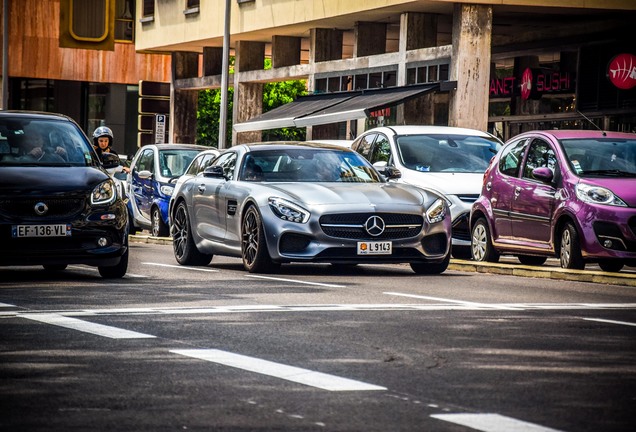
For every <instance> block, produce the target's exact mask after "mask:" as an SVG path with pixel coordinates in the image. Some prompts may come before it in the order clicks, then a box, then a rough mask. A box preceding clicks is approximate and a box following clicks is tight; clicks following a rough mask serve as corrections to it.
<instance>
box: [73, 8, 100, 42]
mask: <svg viewBox="0 0 636 432" xmlns="http://www.w3.org/2000/svg"><path fill="white" fill-rule="evenodd" d="M69 15H70V17H69V18H70V20H69V33H70V34H71V37H72V38H73V39H75V40H79V41H86V42H101V41H103V40H105V39H106V37H108V19H109V17H108V1H107V0H70V4H69Z"/></svg>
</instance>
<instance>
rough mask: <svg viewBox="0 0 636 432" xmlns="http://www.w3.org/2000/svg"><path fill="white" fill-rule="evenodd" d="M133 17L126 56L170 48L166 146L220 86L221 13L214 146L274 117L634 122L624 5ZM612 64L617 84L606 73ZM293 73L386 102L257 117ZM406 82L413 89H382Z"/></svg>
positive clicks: (508, 132) (344, 132)
mask: <svg viewBox="0 0 636 432" xmlns="http://www.w3.org/2000/svg"><path fill="white" fill-rule="evenodd" d="M226 3H227V4H229V9H226ZM136 16H137V17H138V19H137V20H136V23H135V26H136V35H137V37H136V48H137V50H138V51H139V52H157V53H170V54H171V56H172V63H173V68H172V77H171V94H172V103H171V123H170V128H171V132H170V133H171V136H172V138H173V139H174V140H175V141H188V142H192V141H194V139H195V137H196V109H195V107H196V100H197V91H198V90H201V89H210V88H220V87H221V84H222V78H223V70H222V69H223V68H222V64H223V44H224V31H225V20H226V19H228V18H229V23H230V28H229V33H230V40H229V49H230V53H231V55H234V56H235V64H234V69H233V73H232V74H231V75H230V76H229V83H230V85H231V86H233V88H234V112H233V114H232V120H233V123H234V133H233V139H232V143H225V144H226V146H229V145H231V144H236V143H242V142H250V141H259V140H260V139H261V130H263V129H265V128H269V127H274V126H276V125H280V124H286V125H299V124H302V125H304V127H307V136H308V137H309V138H351V137H353V136H355V135H357V134H358V133H360V132H362V131H363V130H364V129H366V128H369V127H372V126H374V125H377V124H403V123H409V124H448V125H451V126H463V127H471V128H476V129H481V130H490V131H492V132H494V133H497V134H499V135H500V136H501V137H502V138H509V137H510V136H514V135H515V134H517V133H519V132H521V131H523V130H527V129H534V128H552V127H574V128H583V127H585V128H588V127H596V126H598V127H601V128H604V129H610V130H628V131H631V130H633V129H634V128H636V87H635V86H634V85H632V81H633V80H636V69H634V71H633V72H634V74H635V75H634V78H630V77H631V76H632V70H631V69H629V67H628V66H626V64H627V63H625V62H629V61H631V60H632V59H636V46H635V43H634V40H636V39H635V38H633V36H632V31H631V23H632V22H633V21H634V18H635V17H636V2H634V1H632V0H535V1H528V0H498V1H487V0H479V1H470V0H467V1H464V2H452V1H447V0H419V1H413V0H411V1H406V0H365V1H342V0H322V1H313V0H231V1H227V2H223V1H199V0H174V1H144V2H138V3H137V11H136ZM266 57H269V58H270V59H271V62H272V65H273V67H272V68H271V69H268V70H264V66H263V65H264V59H265V58H266ZM617 59H619V60H617ZM612 62H614V69H613V71H614V72H612V71H611V70H610V69H608V68H609V67H610V64H612ZM621 62H622V63H621ZM617 65H618V66H617ZM617 68H618V69H617ZM619 69H620V72H619V75H626V77H627V78H625V80H624V81H626V82H625V83H622V84H617V83H616V80H615V79H614V80H612V79H611V78H610V76H611V75H612V74H615V73H616V71H617V70H619ZM628 69H629V70H628ZM291 79H305V80H307V87H308V90H309V92H310V93H311V94H317V95H318V94H319V95H324V94H332V93H333V94H334V95H344V94H345V93H349V94H350V95H353V96H355V95H360V94H361V93H365V92H366V93H365V94H368V95H373V94H376V96H377V97H376V98H375V100H377V99H378V98H380V96H384V97H386V98H387V100H389V99H390V100H391V105H388V104H385V105H382V104H379V103H377V101H376V102H374V103H373V104H371V103H370V102H368V104H371V105H366V106H365V105H361V109H360V110H358V111H356V114H351V113H344V112H342V113H338V112H337V109H336V112H335V113H333V111H334V108H333V107H334V106H335V105H331V108H328V107H326V106H325V105H324V104H323V105H321V107H322V109H323V111H325V112H328V111H331V112H332V114H334V115H332V116H327V115H324V116H320V115H316V114H317V113H318V114H319V113H320V110H319V111H311V109H312V108H311V106H310V104H309V103H306V104H305V106H304V108H303V106H302V105H301V104H298V109H297V112H295V113H293V114H294V116H295V117H294V118H292V119H291V120H289V119H287V123H285V121H283V119H281V118H277V117H276V114H273V115H270V116H261V115H262V114H263V107H262V88H263V84H264V83H268V82H275V81H282V80H291ZM417 85H419V86H423V87H422V88H421V90H422V91H420V92H415V94H411V95H410V96H409V97H404V98H399V97H398V98H397V99H396V98H391V97H390V96H391V95H395V92H393V91H392V90H391V89H397V88H402V87H408V86H417ZM427 85H428V87H427ZM621 86H623V87H622V88H621ZM377 89H382V91H383V92H384V93H378V91H377ZM351 92H353V93H351ZM356 92H357V93H356ZM374 92H375V93H374ZM343 97H344V96H343ZM318 99H320V98H318ZM322 99H325V98H322ZM367 99H371V100H373V99H374V98H373V97H369V98H367ZM314 100H316V99H314ZM343 100H344V99H343ZM304 102H307V100H304ZM303 110H304V111H303ZM310 111H311V112H310ZM360 113H362V114H360ZM311 114H313V115H311ZM338 114H340V115H341V119H342V120H343V121H339V122H335V123H334V122H333V119H334V118H337V115H338ZM586 117H587V118H589V121H588V120H586V119H585V118H586ZM308 118H311V120H308ZM259 119H261V120H262V121H255V120H259ZM270 120H271V121H270ZM273 120H276V121H273ZM281 122H282V123H281ZM592 123H594V125H596V126H594V125H592Z"/></svg>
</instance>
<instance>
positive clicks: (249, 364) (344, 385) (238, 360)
mask: <svg viewBox="0 0 636 432" xmlns="http://www.w3.org/2000/svg"><path fill="white" fill-rule="evenodd" d="M170 352H171V353H174V354H180V355H183V356H187V357H192V358H196V359H200V360H205V361H209V362H213V363H219V364H223V365H226V366H231V367H235V368H238V369H243V370H247V371H250V372H256V373H260V374H263V375H269V376H273V377H276V378H281V379H284V380H287V381H293V382H296V383H300V384H304V385H308V386H312V387H317V388H321V389H324V390H329V391H369V390H386V387H381V386H377V385H373V384H367V383H363V382H361V381H355V380H351V379H348V378H341V377H337V376H335V375H329V374H325V373H321V372H315V371H311V370H309V369H302V368H298V367H294V366H288V365H284V364H281V363H274V362H271V361H268V360H262V359H259V358H255V357H248V356H244V355H241V354H234V353H231V352H227V351H221V350H216V349H185V350H171V351H170Z"/></svg>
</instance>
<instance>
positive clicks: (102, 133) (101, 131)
mask: <svg viewBox="0 0 636 432" xmlns="http://www.w3.org/2000/svg"><path fill="white" fill-rule="evenodd" d="M101 137H108V144H109V145H111V144H112V143H113V131H112V130H110V128H108V127H106V126H100V127H98V128H97V129H95V132H93V141H94V142H95V145H97V140H98V139H99V138H101Z"/></svg>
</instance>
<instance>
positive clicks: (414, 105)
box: [396, 12, 437, 124]
mask: <svg viewBox="0 0 636 432" xmlns="http://www.w3.org/2000/svg"><path fill="white" fill-rule="evenodd" d="M435 46H437V15H434V14H424V13H416V12H406V13H403V14H402V15H401V16H400V42H399V53H400V61H399V63H398V75H397V85H398V86H400V87H403V86H405V85H407V84H408V83H407V81H406V78H407V73H406V53H407V51H410V50H414V49H420V48H430V47H435ZM434 112H435V93H433V92H430V93H426V94H424V95H423V96H421V97H419V98H416V99H414V100H412V101H408V102H406V103H404V104H402V105H399V106H398V107H397V114H396V121H397V123H398V124H433V123H434V118H435V116H434ZM409 113H410V115H409Z"/></svg>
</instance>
